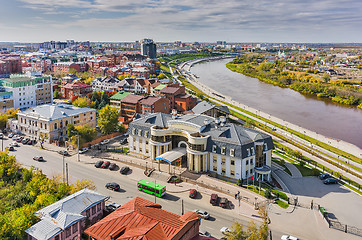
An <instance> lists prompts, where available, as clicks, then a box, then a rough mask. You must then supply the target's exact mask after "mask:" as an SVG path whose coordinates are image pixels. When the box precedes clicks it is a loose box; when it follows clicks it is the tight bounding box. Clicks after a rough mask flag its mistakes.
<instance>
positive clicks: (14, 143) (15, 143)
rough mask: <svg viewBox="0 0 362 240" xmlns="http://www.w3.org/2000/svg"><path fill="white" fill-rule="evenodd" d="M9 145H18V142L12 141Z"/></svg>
mask: <svg viewBox="0 0 362 240" xmlns="http://www.w3.org/2000/svg"><path fill="white" fill-rule="evenodd" d="M9 145H10V146H13V147H19V144H18V143H17V142H12V143H10V144H9Z"/></svg>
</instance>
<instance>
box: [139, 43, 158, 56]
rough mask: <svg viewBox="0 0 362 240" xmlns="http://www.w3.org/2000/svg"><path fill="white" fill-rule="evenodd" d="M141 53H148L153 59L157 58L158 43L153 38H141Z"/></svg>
mask: <svg viewBox="0 0 362 240" xmlns="http://www.w3.org/2000/svg"><path fill="white" fill-rule="evenodd" d="M141 54H142V55H147V56H149V58H151V59H155V58H156V57H157V49H156V44H155V43H154V42H153V40H152V39H146V38H145V39H142V40H141Z"/></svg>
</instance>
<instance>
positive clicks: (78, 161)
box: [78, 134, 80, 162]
mask: <svg viewBox="0 0 362 240" xmlns="http://www.w3.org/2000/svg"><path fill="white" fill-rule="evenodd" d="M78 162H80V159H79V134H78Z"/></svg>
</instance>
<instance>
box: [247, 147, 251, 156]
mask: <svg viewBox="0 0 362 240" xmlns="http://www.w3.org/2000/svg"><path fill="white" fill-rule="evenodd" d="M247 151H248V157H249V156H250V149H249V148H248V149H247Z"/></svg>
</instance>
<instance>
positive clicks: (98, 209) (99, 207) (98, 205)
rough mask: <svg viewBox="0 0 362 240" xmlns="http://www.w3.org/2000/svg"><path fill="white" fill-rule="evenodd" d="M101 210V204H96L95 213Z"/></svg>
mask: <svg viewBox="0 0 362 240" xmlns="http://www.w3.org/2000/svg"><path fill="white" fill-rule="evenodd" d="M101 209H102V205H101V203H98V204H97V211H98V212H99V211H100V210H101Z"/></svg>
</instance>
